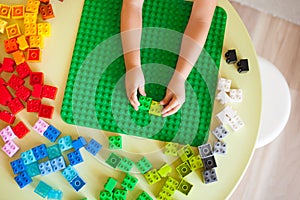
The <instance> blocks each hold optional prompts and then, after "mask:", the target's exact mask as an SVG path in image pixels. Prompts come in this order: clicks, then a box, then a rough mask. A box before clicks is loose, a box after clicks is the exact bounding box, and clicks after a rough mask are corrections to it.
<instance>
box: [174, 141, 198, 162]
mask: <svg viewBox="0 0 300 200" xmlns="http://www.w3.org/2000/svg"><path fill="white" fill-rule="evenodd" d="M177 153H178V155H179V157H180V159H181V160H182V162H184V161H187V160H188V159H189V158H191V157H193V156H194V151H193V149H192V148H191V146H190V145H188V144H187V145H185V146H184V147H182V148H181V149H179V150H178V152H177Z"/></svg>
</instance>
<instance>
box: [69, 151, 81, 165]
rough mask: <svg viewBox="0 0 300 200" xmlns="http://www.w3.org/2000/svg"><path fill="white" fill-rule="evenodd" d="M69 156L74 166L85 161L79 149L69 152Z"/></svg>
mask: <svg viewBox="0 0 300 200" xmlns="http://www.w3.org/2000/svg"><path fill="white" fill-rule="evenodd" d="M67 157H68V159H69V161H70V165H72V166H74V165H77V164H79V163H82V162H83V159H82V156H81V154H80V151H79V150H77V151H73V152H71V153H68V154H67Z"/></svg>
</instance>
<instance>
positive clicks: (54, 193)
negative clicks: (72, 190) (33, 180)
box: [47, 189, 63, 200]
mask: <svg viewBox="0 0 300 200" xmlns="http://www.w3.org/2000/svg"><path fill="white" fill-rule="evenodd" d="M62 197H63V192H62V191H60V190H54V189H52V190H51V191H50V192H49V193H48V198H47V200H61V199H62Z"/></svg>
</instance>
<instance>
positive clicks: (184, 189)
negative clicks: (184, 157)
mask: <svg viewBox="0 0 300 200" xmlns="http://www.w3.org/2000/svg"><path fill="white" fill-rule="evenodd" d="M192 187H193V185H192V184H191V183H189V182H187V181H185V180H184V179H182V180H181V181H180V183H179V185H178V188H177V190H178V191H180V192H181V193H183V194H185V195H188V194H189V192H190V191H191V189H192Z"/></svg>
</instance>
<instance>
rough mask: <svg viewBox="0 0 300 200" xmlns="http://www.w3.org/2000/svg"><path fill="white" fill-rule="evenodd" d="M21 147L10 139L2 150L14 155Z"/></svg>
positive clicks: (10, 155)
mask: <svg viewBox="0 0 300 200" xmlns="http://www.w3.org/2000/svg"><path fill="white" fill-rule="evenodd" d="M19 149H20V148H19V147H18V146H17V145H16V144H15V143H14V142H13V141H12V140H11V141H8V142H7V143H6V144H5V145H4V146H3V147H2V150H3V151H4V152H5V153H6V154H7V155H8V156H9V157H12V156H13V155H15V154H16V153H17V151H18V150H19Z"/></svg>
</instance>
